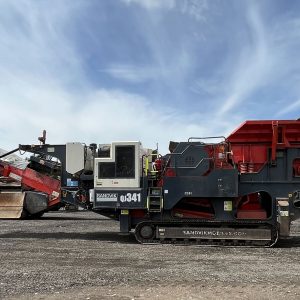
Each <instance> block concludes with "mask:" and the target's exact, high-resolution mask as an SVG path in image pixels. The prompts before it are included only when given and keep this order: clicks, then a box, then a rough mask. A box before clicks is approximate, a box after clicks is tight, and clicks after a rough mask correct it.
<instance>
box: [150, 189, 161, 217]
mask: <svg viewBox="0 0 300 300" xmlns="http://www.w3.org/2000/svg"><path fill="white" fill-rule="evenodd" d="M162 207H163V195H162V188H161V187H149V190H148V197H147V209H148V211H149V212H161V210H162Z"/></svg>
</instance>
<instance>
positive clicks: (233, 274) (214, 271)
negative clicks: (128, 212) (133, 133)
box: [0, 212, 300, 300]
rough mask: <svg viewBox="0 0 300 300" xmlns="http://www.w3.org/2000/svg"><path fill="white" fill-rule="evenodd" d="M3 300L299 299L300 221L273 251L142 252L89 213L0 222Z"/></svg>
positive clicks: (170, 248)
mask: <svg viewBox="0 0 300 300" xmlns="http://www.w3.org/2000/svg"><path fill="white" fill-rule="evenodd" d="M0 241H1V243H0V250H1V251H0V266H1V272H0V299H117V300H119V299H281V298H283V297H284V298H286V299H300V259H299V258H300V222H299V221H298V222H295V223H294V225H293V228H292V238H291V239H290V240H289V241H285V242H284V243H281V245H280V247H279V246H278V247H276V248H234V247H232V248H220V247H199V246H174V245H140V244H137V243H136V242H135V239H134V237H133V236H132V235H131V236H122V235H119V234H118V223H116V222H114V221H111V220H108V219H106V218H104V217H101V216H98V215H97V214H95V213H92V212H75V213H62V212H57V213H48V214H45V216H44V217H43V218H42V219H40V220H0Z"/></svg>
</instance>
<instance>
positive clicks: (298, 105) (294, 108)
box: [275, 99, 300, 118]
mask: <svg viewBox="0 0 300 300" xmlns="http://www.w3.org/2000/svg"><path fill="white" fill-rule="evenodd" d="M299 109H300V99H299V100H297V101H295V102H291V103H290V104H288V105H285V106H284V107H283V108H282V107H280V109H279V111H278V113H277V114H276V115H275V116H276V118H278V117H282V116H284V115H286V114H288V113H290V112H293V113H294V112H296V113H297V114H298V116H296V117H297V118H300V113H299Z"/></svg>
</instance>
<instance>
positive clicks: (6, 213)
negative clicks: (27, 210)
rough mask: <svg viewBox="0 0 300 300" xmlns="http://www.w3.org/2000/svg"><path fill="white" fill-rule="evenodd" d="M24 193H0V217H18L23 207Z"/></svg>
mask: <svg viewBox="0 0 300 300" xmlns="http://www.w3.org/2000/svg"><path fill="white" fill-rule="evenodd" d="M24 198H25V193H22V192H13V191H10V192H1V193H0V219H20V218H21V216H22V212H23V208H24Z"/></svg>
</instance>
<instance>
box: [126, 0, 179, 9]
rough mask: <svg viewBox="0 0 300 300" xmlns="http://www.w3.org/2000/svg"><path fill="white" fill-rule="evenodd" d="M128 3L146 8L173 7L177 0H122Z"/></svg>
mask: <svg viewBox="0 0 300 300" xmlns="http://www.w3.org/2000/svg"><path fill="white" fill-rule="evenodd" d="M121 1H123V2H125V3H126V4H128V5H130V4H135V5H139V6H141V7H144V8H146V9H162V8H163V9H171V8H174V6H175V0H121Z"/></svg>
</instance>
